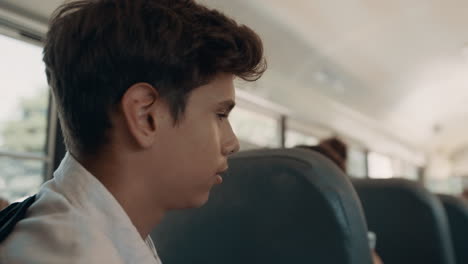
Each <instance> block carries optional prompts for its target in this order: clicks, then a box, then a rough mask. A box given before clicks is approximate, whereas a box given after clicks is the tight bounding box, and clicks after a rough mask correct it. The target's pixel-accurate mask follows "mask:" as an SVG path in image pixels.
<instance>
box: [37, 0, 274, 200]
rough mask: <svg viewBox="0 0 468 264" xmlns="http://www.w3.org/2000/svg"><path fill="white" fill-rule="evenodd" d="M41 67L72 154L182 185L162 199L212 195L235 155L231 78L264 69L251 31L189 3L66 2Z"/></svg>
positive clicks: (133, 0) (248, 77)
mask: <svg viewBox="0 0 468 264" xmlns="http://www.w3.org/2000/svg"><path fill="white" fill-rule="evenodd" d="M44 62H45V64H46V69H47V70H46V72H47V77H48V81H49V84H50V85H51V87H52V91H53V94H54V97H55V100H56V103H57V106H58V112H59V118H60V122H61V126H62V129H63V133H64V138H65V143H66V146H67V148H68V150H69V151H70V152H71V153H72V154H74V155H75V156H80V157H88V156H93V155H98V154H100V153H103V152H104V153H107V152H113V151H114V152H115V151H120V152H125V153H126V155H128V157H127V158H128V160H139V162H141V163H142V164H143V165H144V166H142V170H143V167H144V171H145V172H148V171H151V170H153V171H152V173H158V174H164V177H162V176H161V177H159V178H158V180H159V181H169V180H174V179H171V177H173V178H177V179H178V180H179V181H178V182H176V183H174V182H172V183H171V184H172V185H173V186H172V187H173V189H171V188H167V192H168V193H161V194H160V195H163V196H164V195H170V194H169V192H176V193H180V192H179V191H183V190H185V191H186V193H189V194H188V195H190V192H200V190H202V191H203V190H205V191H206V190H207V189H209V188H208V187H211V185H212V184H213V182H212V181H213V175H215V173H217V172H218V171H219V170H222V169H224V168H225V166H226V156H227V155H228V154H230V153H233V152H235V151H237V149H238V142H237V138H236V137H235V135H234V134H233V132H232V129H231V127H230V124H229V122H228V121H227V119H226V116H227V114H229V111H230V110H231V108H232V107H233V106H234V101H235V93H234V86H233V79H234V78H235V77H239V78H242V79H244V80H246V81H254V80H256V79H258V78H259V77H260V76H261V74H262V73H263V72H264V71H265V69H266V65H265V62H264V58H263V47H262V42H261V40H260V38H259V37H258V35H257V34H256V33H254V32H253V31H252V30H251V29H250V28H248V27H246V26H243V25H238V24H237V23H236V22H235V21H233V20H232V19H229V18H227V17H226V16H225V15H223V14H222V13H220V12H218V11H215V10H211V9H208V8H206V7H204V6H202V5H199V4H197V3H195V2H194V1H193V0H94V1H74V2H70V3H68V4H65V5H64V6H62V7H60V8H59V9H58V10H57V11H56V12H55V14H54V15H53V18H52V20H51V25H50V30H49V32H48V34H47V40H46V43H45V48H44ZM207 174H208V175H207ZM194 175H195V176H194ZM203 175H204V176H203ZM197 177H199V178H197ZM200 177H201V178H202V180H201V181H200ZM203 177H205V178H203ZM197 179H198V182H196V183H194V182H193V181H194V180H197ZM154 184H163V182H158V183H154ZM165 184H166V185H167V184H168V183H165ZM174 184H176V185H177V186H175V185H174ZM194 184H195V185H196V184H198V185H197V186H196V188H198V189H195V190H188V188H193V185H194ZM190 186H191V187H190ZM207 186H208V187H207ZM205 198H206V197H201V198H200V199H201V200H203V199H205Z"/></svg>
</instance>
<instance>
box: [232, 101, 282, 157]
mask: <svg viewBox="0 0 468 264" xmlns="http://www.w3.org/2000/svg"><path fill="white" fill-rule="evenodd" d="M229 121H230V122H231V125H232V128H233V130H234V132H235V133H236V135H237V137H238V138H239V141H240V143H241V150H245V149H244V148H243V147H244V146H248V148H249V149H252V148H256V147H258V148H262V147H270V148H276V147H280V145H281V133H280V132H281V130H280V120H279V118H275V117H272V116H268V115H265V114H263V113H260V112H255V111H252V110H250V109H246V108H241V107H236V108H235V109H234V110H233V111H232V113H231V115H230V117H229Z"/></svg>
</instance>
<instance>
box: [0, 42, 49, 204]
mask: <svg viewBox="0 0 468 264" xmlns="http://www.w3.org/2000/svg"><path fill="white" fill-rule="evenodd" d="M0 57H1V58H2V60H1V63H0V74H1V78H0V85H1V87H2V96H0V168H2V169H1V173H0V195H1V196H2V197H3V198H6V199H8V200H10V201H15V200H17V199H20V198H23V197H25V196H28V195H31V194H33V193H34V192H36V191H37V190H38V188H39V186H40V184H41V183H42V182H43V180H44V178H45V171H46V165H47V164H46V163H47V161H48V160H49V159H48V157H47V154H46V153H47V146H46V142H47V134H48V133H47V131H48V130H47V129H48V112H49V109H48V108H49V88H48V85H47V80H46V76H45V69H44V64H43V62H42V48H41V47H39V46H36V45H33V44H30V43H27V42H24V41H20V40H17V39H14V38H10V37H7V36H4V35H0Z"/></svg>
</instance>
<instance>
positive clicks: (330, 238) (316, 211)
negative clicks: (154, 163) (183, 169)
mask: <svg viewBox="0 0 468 264" xmlns="http://www.w3.org/2000/svg"><path fill="white" fill-rule="evenodd" d="M229 165H230V170H229V173H228V174H227V175H225V176H224V182H223V183H222V184H221V185H219V186H216V187H215V188H214V189H213V190H212V192H211V195H210V198H209V201H208V202H207V204H206V205H204V206H203V207H202V208H199V209H192V210H189V211H178V212H172V213H169V214H168V215H167V216H166V217H165V218H164V220H163V221H162V223H161V224H160V225H159V226H158V228H157V229H156V230H154V231H153V232H152V237H153V239H154V241H155V244H156V247H157V248H158V252H159V254H160V256H161V259H162V261H163V263H171V264H186V263H192V264H219V263H223V264H234V263H235V264H239V263H269V264H280V263H281V264H284V263H315V264H330V263H337V264H338V263H339V264H370V263H372V261H371V256H370V250H369V244H368V241H367V228H366V224H365V218H364V215H363V213H362V208H361V205H360V203H359V199H358V197H357V195H356V193H355V191H354V189H353V187H352V185H351V183H350V181H349V180H348V179H347V177H346V176H345V175H344V174H343V173H342V172H341V171H340V170H339V169H338V168H337V167H336V166H335V165H334V164H332V163H331V162H330V161H328V160H327V159H325V158H324V157H322V156H321V155H320V154H317V153H314V152H311V151H309V150H301V149H279V150H255V151H248V152H242V153H239V154H236V155H234V156H233V157H232V158H230V160H229Z"/></svg>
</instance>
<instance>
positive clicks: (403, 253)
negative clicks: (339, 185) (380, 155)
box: [353, 179, 455, 264]
mask: <svg viewBox="0 0 468 264" xmlns="http://www.w3.org/2000/svg"><path fill="white" fill-rule="evenodd" d="M353 184H354V187H355V188H356V191H357V192H358V195H359V197H360V199H361V202H362V205H363V207H364V213H365V215H366V218H367V223H368V226H369V230H372V231H373V232H375V233H376V235H377V253H378V254H379V255H380V256H381V257H382V260H383V262H384V263H385V264H414V263H424V264H454V263H455V262H454V260H455V259H454V253H453V247H452V242H451V239H450V233H449V227H448V222H447V216H446V214H445V211H444V209H443V207H442V204H441V203H440V201H439V200H438V199H437V197H436V196H435V195H433V194H431V193H429V192H428V191H427V190H426V189H424V188H423V187H422V186H421V185H419V184H417V183H416V182H412V181H408V180H403V179H388V180H372V179H366V180H353Z"/></svg>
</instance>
